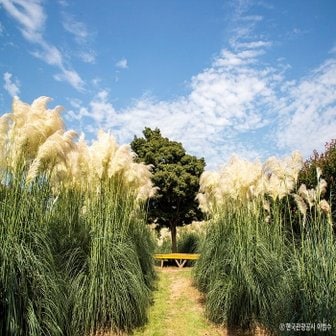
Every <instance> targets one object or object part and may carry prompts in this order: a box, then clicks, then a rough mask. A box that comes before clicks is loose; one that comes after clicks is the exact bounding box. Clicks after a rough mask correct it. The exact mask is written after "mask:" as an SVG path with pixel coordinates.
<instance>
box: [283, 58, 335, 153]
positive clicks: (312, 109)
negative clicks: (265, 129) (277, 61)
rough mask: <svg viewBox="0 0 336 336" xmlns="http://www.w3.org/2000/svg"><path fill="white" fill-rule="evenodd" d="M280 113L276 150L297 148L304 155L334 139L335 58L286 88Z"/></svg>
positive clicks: (321, 147)
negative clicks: (277, 147) (278, 147)
mask: <svg viewBox="0 0 336 336" xmlns="http://www.w3.org/2000/svg"><path fill="white" fill-rule="evenodd" d="M280 112H281V114H280V122H281V123H280V127H279V129H278V132H277V140H278V143H279V146H280V148H291V149H294V148H297V149H299V150H300V151H301V152H302V153H303V154H304V155H306V156H307V155H310V154H311V153H312V150H313V149H317V150H321V149H323V146H324V144H325V142H327V141H329V140H331V139H332V138H335V137H336V59H335V58H333V59H329V60H327V61H325V62H324V63H323V64H322V65H321V66H320V67H318V68H317V69H315V70H314V71H312V72H311V73H310V75H309V76H307V77H306V78H303V79H301V80H300V81H299V82H298V83H296V85H295V86H289V88H288V89H287V97H286V99H285V106H284V107H283V108H282V109H281V110H280Z"/></svg>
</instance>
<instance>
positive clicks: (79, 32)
mask: <svg viewBox="0 0 336 336" xmlns="http://www.w3.org/2000/svg"><path fill="white" fill-rule="evenodd" d="M62 7H65V6H64V5H62ZM62 25H63V28H64V30H65V31H66V32H68V33H70V34H71V35H72V36H73V38H74V41H75V43H76V48H74V49H75V50H73V54H74V55H75V56H76V57H78V58H79V59H80V60H82V61H83V62H85V63H90V64H94V63H95V61H96V52H95V51H94V50H93V49H92V48H91V47H90V40H91V35H92V33H91V32H90V31H89V29H88V27H87V26H86V24H85V23H84V22H81V21H79V20H77V19H76V18H75V16H74V15H71V14H69V13H68V12H66V11H65V10H63V11H62ZM76 49H79V50H76Z"/></svg>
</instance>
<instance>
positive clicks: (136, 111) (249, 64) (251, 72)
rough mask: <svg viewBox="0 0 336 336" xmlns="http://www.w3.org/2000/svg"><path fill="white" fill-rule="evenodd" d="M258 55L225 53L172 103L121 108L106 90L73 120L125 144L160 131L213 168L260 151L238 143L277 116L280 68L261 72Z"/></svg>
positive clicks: (150, 101)
mask: <svg viewBox="0 0 336 336" xmlns="http://www.w3.org/2000/svg"><path fill="white" fill-rule="evenodd" d="M257 55H258V53H254V52H252V50H250V52H249V51H248V50H245V51H242V52H240V53H233V52H230V51H228V50H223V51H222V52H221V53H220V55H219V56H218V57H217V58H215V60H214V61H213V63H212V64H211V66H210V67H209V68H207V69H205V70H204V71H202V72H201V73H199V74H198V75H196V76H194V77H192V78H191V80H190V84H189V87H190V93H189V94H188V95H186V96H182V97H179V98H177V99H175V100H173V101H160V100H157V99H155V98H154V97H150V96H148V95H146V96H143V97H141V98H140V99H138V100H136V101H135V102H134V103H133V104H132V105H131V106H129V107H128V108H125V109H122V110H116V109H115V107H114V106H113V104H112V103H111V101H110V98H109V94H108V92H107V91H106V90H103V91H100V92H99V93H98V94H97V95H96V96H95V97H94V98H93V99H92V100H91V102H90V103H89V107H88V108H83V107H82V106H80V107H79V106H77V107H76V108H74V110H72V111H70V114H71V116H72V118H73V119H77V118H82V117H83V118H88V119H90V120H91V122H90V124H91V125H95V128H100V127H103V128H112V129H113V130H114V132H115V134H116V136H117V137H118V138H119V139H120V141H122V142H128V141H131V140H132V138H133V136H134V134H138V135H140V134H141V132H142V130H143V129H144V127H145V126H149V127H152V128H155V127H159V128H160V129H161V131H162V132H163V134H165V135H166V136H168V137H170V138H172V139H175V140H178V141H181V142H183V144H184V145H185V147H186V148H187V150H189V151H190V152H192V153H195V154H197V155H199V156H206V158H207V161H208V162H212V163H213V165H215V164H218V163H219V162H220V161H221V158H226V157H227V155H228V153H231V152H238V153H244V155H247V154H251V153H256V150H253V148H252V146H251V145H250V144H248V143H247V144H246V146H247V147H246V146H244V145H242V144H241V143H239V142H238V141H239V136H240V134H243V133H246V132H249V131H251V130H252V131H256V130H258V129H261V128H263V127H265V126H266V125H268V124H269V123H270V120H271V114H272V109H269V108H268V107H270V106H272V104H273V102H274V100H275V99H276V98H275V93H274V90H273V86H274V85H275V84H274V81H272V78H273V77H274V74H275V70H274V69H270V68H269V69H260V70H259V69H258V67H257V66H256V63H257V59H256V56H257ZM93 129H94V128H92V127H91V130H93Z"/></svg>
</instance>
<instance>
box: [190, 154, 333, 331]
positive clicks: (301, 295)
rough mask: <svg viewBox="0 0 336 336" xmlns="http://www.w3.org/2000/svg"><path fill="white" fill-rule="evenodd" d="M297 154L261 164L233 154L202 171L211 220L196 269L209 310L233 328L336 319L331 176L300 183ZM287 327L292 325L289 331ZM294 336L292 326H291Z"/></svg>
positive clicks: (202, 196)
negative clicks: (328, 195) (310, 185)
mask: <svg viewBox="0 0 336 336" xmlns="http://www.w3.org/2000/svg"><path fill="white" fill-rule="evenodd" d="M301 167H302V160H301V159H300V158H299V156H298V155H297V154H293V155H292V156H291V157H289V158H286V159H284V160H282V161H280V160H277V159H275V158H270V159H269V160H267V161H266V162H265V164H263V165H261V164H259V163H258V162H255V163H251V162H247V161H244V160H240V159H239V158H237V157H236V158H233V159H232V160H231V161H230V162H229V164H228V165H227V166H225V167H223V169H222V171H220V172H219V173H211V172H207V173H204V175H203V176H202V177H201V193H200V195H199V196H198V199H199V201H200V206H201V207H202V208H203V210H204V211H206V212H208V214H209V216H210V218H211V219H210V222H209V223H210V224H209V226H208V228H207V231H206V237H205V240H204V243H203V245H202V248H201V258H200V260H199V261H198V262H197V265H196V268H195V282H196V284H197V285H198V287H199V288H200V289H201V290H202V291H203V292H205V294H206V307H207V315H208V316H209V318H210V319H211V320H213V321H214V322H217V323H220V324H225V325H227V326H228V327H229V328H233V329H234V328H237V327H238V328H241V329H242V330H251V329H255V327H256V326H258V325H262V327H263V328H266V329H267V330H268V331H269V332H271V333H274V334H281V333H282V331H281V330H279V325H280V324H281V323H307V322H312V323H316V325H317V324H318V323H329V324H330V325H334V324H335V319H336V311H335V302H336V300H335V299H336V292H335V288H336V287H335V283H336V282H335V280H336V279H335V274H336V272H335V265H334V264H333V260H335V257H336V254H335V252H336V251H335V238H334V235H333V224H332V217H331V209H330V205H329V203H328V202H327V201H326V200H321V195H322V194H323V192H324V191H325V187H326V182H325V181H324V180H323V179H322V178H321V173H318V174H317V176H318V178H317V186H316V188H315V189H310V190H307V189H306V187H305V186H300V188H298V189H297V187H296V182H297V176H298V172H299V170H300V168H301ZM286 332H287V331H284V334H286ZM287 334H288V332H287Z"/></svg>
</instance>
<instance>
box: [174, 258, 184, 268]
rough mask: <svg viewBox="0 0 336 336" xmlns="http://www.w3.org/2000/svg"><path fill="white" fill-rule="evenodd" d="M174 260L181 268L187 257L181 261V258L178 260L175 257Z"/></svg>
mask: <svg viewBox="0 0 336 336" xmlns="http://www.w3.org/2000/svg"><path fill="white" fill-rule="evenodd" d="M175 262H176V264H177V266H178V267H179V268H182V267H183V266H184V265H185V263H186V262H187V259H185V260H183V261H182V259H180V260H177V259H175Z"/></svg>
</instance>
